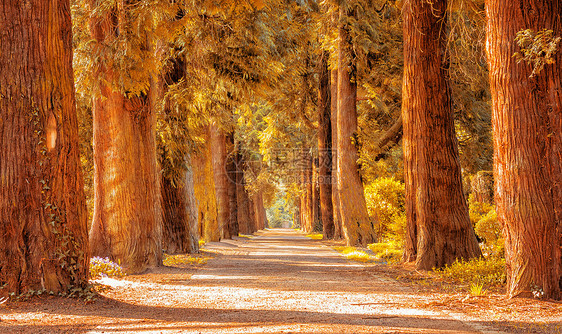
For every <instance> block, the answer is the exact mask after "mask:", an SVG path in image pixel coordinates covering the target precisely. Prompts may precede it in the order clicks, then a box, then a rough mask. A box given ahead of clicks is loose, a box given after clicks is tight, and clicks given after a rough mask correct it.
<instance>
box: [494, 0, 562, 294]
mask: <svg viewBox="0 0 562 334" xmlns="http://www.w3.org/2000/svg"><path fill="white" fill-rule="evenodd" d="M486 14H487V17H488V24H487V32H488V37H487V43H486V45H487V54H488V60H489V65H490V83H491V87H490V88H491V92H492V98H493V117H492V123H493V130H494V147H495V155H494V182H495V190H496V203H497V213H498V219H499V220H500V222H501V223H502V224H503V226H504V236H505V248H506V251H505V253H506V254H505V255H506V261H507V276H508V279H507V291H508V295H509V296H512V297H513V296H531V292H532V291H533V290H534V291H542V292H544V297H545V298H561V297H562V296H561V292H560V290H561V284H562V268H561V262H562V261H561V256H562V254H561V248H560V247H561V246H562V244H561V242H562V225H561V224H562V223H561V222H562V219H561V218H562V217H561V214H562V208H561V205H562V192H561V186H562V182H561V181H562V171H561V167H560V163H561V161H560V150H561V147H562V146H561V145H562V143H561V139H562V132H561V131H562V128H561V127H562V123H561V122H562V121H561V119H562V97H561V93H560V87H561V78H560V77H561V72H562V69H561V67H560V66H561V64H562V53H561V52H560V51H558V52H557V53H556V54H555V55H554V59H553V60H554V61H555V62H554V64H552V65H546V66H545V67H544V69H543V70H542V71H540V72H539V73H538V74H536V75H535V76H533V77H531V73H532V70H533V69H532V67H531V66H530V65H527V64H526V63H524V62H521V63H517V62H516V61H515V60H514V59H513V54H514V53H515V52H517V51H520V50H519V48H518V47H517V45H516V43H515V42H514V40H515V36H516V33H517V32H518V31H520V30H523V29H532V30H534V31H541V30H543V29H550V30H553V31H554V33H555V34H557V35H558V36H560V32H561V31H562V22H561V21H560V17H561V16H562V2H561V1H559V0H556V1H544V0H527V1H522V0H515V1H508V0H495V1H490V0H488V1H486Z"/></svg>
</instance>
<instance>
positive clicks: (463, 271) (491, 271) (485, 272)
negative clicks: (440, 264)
mask: <svg viewBox="0 0 562 334" xmlns="http://www.w3.org/2000/svg"><path fill="white" fill-rule="evenodd" d="M434 272H435V273H436V274H437V275H438V276H440V277H441V278H443V279H444V280H448V281H452V282H456V283H461V284H469V285H482V286H483V287H484V286H500V285H503V284H504V283H505V281H506V274H505V259H503V258H478V259H472V260H469V261H458V260H457V261H455V262H454V263H453V264H451V265H449V266H446V267H445V268H442V269H434Z"/></svg>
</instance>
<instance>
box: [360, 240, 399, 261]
mask: <svg viewBox="0 0 562 334" xmlns="http://www.w3.org/2000/svg"><path fill="white" fill-rule="evenodd" d="M367 247H368V248H369V249H370V250H371V251H372V252H373V253H375V255H376V256H377V257H378V258H379V259H383V260H385V261H387V262H389V263H398V262H401V261H402V253H403V251H402V247H401V246H400V245H399V244H398V243H396V242H392V241H390V242H379V243H375V244H370V245H368V246H367Z"/></svg>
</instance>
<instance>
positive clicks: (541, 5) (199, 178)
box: [0, 0, 562, 298]
mask: <svg viewBox="0 0 562 334" xmlns="http://www.w3.org/2000/svg"><path fill="white" fill-rule="evenodd" d="M464 3H465V4H470V6H469V7H468V8H469V9H472V8H475V9H476V12H477V11H478V10H481V9H483V8H485V9H486V16H487V18H486V22H487V31H488V35H487V43H486V45H487V50H486V52H487V58H488V62H489V68H490V72H489V77H490V83H491V86H490V92H491V97H492V100H493V113H492V114H493V122H492V123H493V130H494V131H493V133H494V144H495V145H494V146H495V160H494V173H495V179H496V186H495V187H496V200H497V205H498V217H499V219H500V221H501V222H502V224H503V226H504V232H505V235H506V259H507V263H508V266H507V267H508V268H507V270H508V277H509V279H508V283H509V284H508V286H509V294H510V295H512V296H514V295H519V294H524V293H529V291H530V290H531V289H532V288H534V287H536V288H538V289H542V291H543V292H544V293H545V295H546V296H550V297H554V298H557V297H560V284H561V278H562V265H561V263H562V253H561V246H562V231H561V229H562V226H560V222H559V219H558V216H557V215H558V213H557V212H558V207H559V206H560V198H559V191H558V187H559V181H558V179H557V177H558V175H560V173H559V170H558V169H559V163H560V161H559V156H558V149H557V148H558V140H559V138H560V133H559V129H558V128H557V126H559V125H560V124H559V123H560V122H559V113H560V105H561V104H560V102H561V101H560V94H559V93H558V90H559V87H560V73H559V68H558V67H557V66H553V65H552V63H556V64H557V63H558V62H559V61H560V55H559V53H558V52H556V51H557V50H556V43H557V39H556V38H555V37H554V36H553V34H555V33H556V32H559V31H560V22H559V19H558V17H559V15H560V13H561V8H560V4H559V3H558V1H554V2H552V1H549V2H547V1H541V0H520V1H515V2H513V3H512V2H509V1H507V0H506V1H504V0H494V1H492V0H489V1H488V2H487V3H486V4H485V7H484V4H483V3H481V1H468V2H464ZM459 4H461V3H456V2H454V1H452V0H450V2H449V1H447V0H436V1H431V2H429V1H425V0H408V1H404V2H394V1H378V0H371V1H369V0H357V1H341V2H321V3H319V2H315V1H297V2H285V1H270V2H267V3H263V2H261V1H241V2H231V1H222V2H212V4H210V3H209V2H205V1H196V0H192V1H187V0H186V1H171V2H170V1H148V0H138V1H111V2H106V1H94V0H92V1H89V2H83V1H74V2H73V6H72V9H73V18H72V23H73V25H74V28H73V29H74V35H73V34H72V31H71V28H70V27H71V26H72V24H71V18H70V17H71V6H70V3H69V1H68V0H49V1H47V2H44V1H39V0H33V1H29V2H26V3H25V4H24V3H20V2H18V1H11V0H10V1H8V3H6V5H5V6H4V7H5V10H4V12H3V13H2V15H1V17H0V20H1V22H2V24H3V26H4V27H6V30H7V31H9V32H10V33H8V34H3V35H2V37H1V39H0V47H1V50H2V53H1V54H0V62H1V64H2V68H3V69H6V70H5V71H4V70H3V71H2V73H1V74H0V90H1V91H0V94H1V95H0V97H1V99H0V113H1V114H0V116H1V120H0V140H1V142H0V148H1V149H0V163H1V165H0V168H1V169H0V173H1V179H2V183H1V185H0V192H1V197H0V210H1V212H0V213H1V214H2V217H3V218H2V219H3V221H2V224H1V225H0V229H1V230H0V232H1V233H2V234H3V235H5V236H6V237H5V238H4V239H2V240H1V244H0V249H2V250H3V251H2V252H0V284H2V287H3V289H4V291H8V292H21V291H25V290H30V289H38V288H40V287H43V288H45V289H47V290H52V291H67V290H69V289H72V288H73V287H76V286H78V287H84V286H85V285H86V284H87V264H88V259H89V257H90V256H92V255H99V256H108V257H110V258H112V259H113V260H115V261H120V262H121V263H122V265H123V266H124V267H125V268H126V269H127V270H128V271H129V272H131V273H135V272H141V271H143V270H145V269H147V268H150V267H153V266H157V265H159V264H160V263H161V261H162V249H164V250H166V251H168V252H170V253H173V252H194V251H197V249H198V238H199V237H200V236H201V237H202V238H203V239H205V240H219V239H220V238H229V237H232V236H235V235H237V234H238V233H251V232H253V231H255V230H257V229H260V228H262V227H264V224H265V220H266V219H265V210H264V206H268V205H269V204H272V203H273V202H274V201H275V194H276V193H277V192H278V190H279V189H282V190H283V193H285V194H286V197H287V198H286V203H291V204H292V205H294V208H295V210H296V211H295V212H296V217H295V218H296V219H295V220H296V223H297V224H299V225H300V226H301V228H303V229H304V230H306V231H313V230H315V229H317V230H320V229H321V230H322V231H323V233H324V235H325V237H326V238H344V239H345V240H346V242H347V243H348V244H349V245H367V244H369V243H373V242H375V241H376V239H377V233H376V226H377V224H378V222H377V221H376V217H370V216H369V214H368V211H367V205H366V201H365V196H364V191H363V186H364V184H365V182H367V181H368V180H369V178H373V177H376V176H377V175H378V174H380V173H379V172H378V171H379V170H380V168H381V167H380V161H382V160H385V161H387V162H386V167H385V168H386V169H387V170H388V169H392V168H396V170H397V173H396V174H399V173H400V171H401V170H402V168H401V167H397V166H400V165H401V163H395V162H396V161H398V162H400V161H401V160H403V179H404V182H405V185H406V213H407V226H406V236H405V252H404V258H405V260H406V261H409V262H415V264H416V267H418V268H420V269H431V268H432V267H439V266H443V265H446V264H449V263H451V262H453V261H454V260H455V259H458V258H465V259H468V258H471V257H476V256H479V255H480V254H481V253H480V249H479V247H478V242H477V239H476V236H475V234H474V231H473V228H472V226H471V224H470V220H469V217H468V207H467V204H466V198H465V194H464V192H463V184H462V169H461V166H462V167H463V169H475V170H479V169H483V168H485V166H486V164H487V163H489V159H488V162H487V161H485V159H484V161H482V159H476V158H472V159H467V158H466V157H467V156H468V153H467V152H469V151H471V150H472V151H476V152H477V153H483V152H486V145H482V144H481V143H482V142H483V141H485V138H486V133H487V130H486V129H487V128H486V127H485V126H474V124H475V123H476V120H475V119H476V118H477V117H479V115H481V114H482V113H479V111H478V110H479V109H478V107H477V106H480V105H482V104H485V103H481V104H479V102H482V101H484V100H485V98H483V97H482V96H485V95H486V93H485V92H486V91H487V89H486V88H482V84H481V83H479V85H480V86H478V85H476V86H477V87H480V88H479V89H472V90H470V89H467V87H469V86H470V84H471V82H469V80H466V81H463V80H460V79H459V77H461V75H459V73H469V72H471V71H473V72H477V73H479V74H478V75H474V76H473V79H474V78H476V77H481V76H485V75H486V72H484V71H478V69H479V68H481V67H482V64H480V63H479V61H478V60H474V59H473V58H470V59H471V60H474V61H473V62H472V63H470V64H468V65H467V64H464V63H463V61H462V56H459V54H460V53H458V52H456V49H455V47H453V46H454V45H465V44H466V41H467V40H470V39H471V38H472V39H474V36H472V35H470V33H472V32H474V31H477V30H478V29H472V30H470V29H469V35H470V36H468V37H467V35H466V34H465V35H463V34H461V33H459V30H458V29H457V28H458V27H457V26H456V25H455V24H453V23H455V22H457V23H458V22H461V21H463V22H465V24H464V25H463V26H464V27H466V26H471V25H472V27H474V26H478V25H477V24H475V23H474V22H476V21H475V20H477V18H478V15H474V13H475V12H474V11H471V10H466V8H464V7H463V6H461V5H459ZM28 6H29V8H28ZM463 8H464V9H463ZM529 13H530V14H529ZM401 14H402V15H401ZM475 17H476V19H475ZM401 18H402V19H401ZM449 18H451V20H456V21H454V22H449ZM33 22H41V23H42V24H39V25H38V24H34V23H33ZM466 22H468V23H467V24H466ZM525 29H529V30H525ZM459 36H460V37H459ZM517 41H519V45H518V43H517ZM475 44H476V45H477V47H476V49H477V48H478V43H475ZM553 45H554V46H553ZM73 49H74V51H75V57H74V75H75V77H76V85H75V84H74V80H73V66H72V65H73V64H72V61H73V59H72V50H73ZM517 51H519V52H520V53H521V55H520V58H521V60H524V61H522V62H518V61H516V58H513V55H514V54H515V52H517ZM402 53H403V55H404V57H403V58H402V57H401V56H400V55H401V54H402ZM527 63H530V64H531V66H529V65H527ZM479 66H480V67H479ZM475 69H476V70H475ZM402 70H403V71H402ZM402 75H403V80H402ZM473 81H476V79H474V80H473ZM75 86H76V89H75ZM75 92H77V93H78V94H77V95H75ZM470 92H473V93H470ZM471 94H472V95H471ZM75 96H76V97H77V98H76V97H75ZM459 96H461V97H462V98H459ZM76 106H78V115H79V116H80V117H77V110H76ZM358 107H359V108H358ZM483 114H485V113H483ZM480 123H486V122H485V121H483V122H480ZM480 123H479V124H480ZM79 128H80V130H81V132H80V133H79V131H78V129H79ZM459 133H461V134H467V135H466V136H465V137H468V138H476V139H474V140H472V142H471V143H468V144H467V143H466V142H465V140H463V141H461V146H460V151H459V145H458V142H457V138H458V137H460V138H461V139H462V138H463V136H462V135H461V136H459ZM90 134H91V136H90ZM401 139H402V144H403V158H401V157H398V158H396V156H397V155H399V154H400V152H401V150H400V148H399V147H396V146H395V145H396V143H398V142H399V141H400V140H401ZM467 142H468V141H467ZM79 143H81V145H80V146H79ZM79 147H80V148H81V152H79ZM80 153H82V160H80ZM474 155H475V154H473V156H474ZM463 159H464V160H463ZM465 160H470V161H469V162H466V161H465ZM477 160H478V161H479V162H475V161H477ZM393 161H394V162H393ZM80 162H82V167H83V169H84V171H85V174H86V175H85V176H86V178H85V180H86V187H85V189H86V194H84V191H83V178H82V175H81V172H80ZM295 166H298V168H295ZM86 199H88V200H86ZM86 203H88V207H89V208H90V211H91V212H92V220H91V221H92V223H91V225H90V226H88V222H87V221H88V209H87V205H86ZM90 203H93V204H90ZM88 228H89V242H88V232H87V231H88ZM379 237H380V235H379ZM88 245H89V246H88Z"/></svg>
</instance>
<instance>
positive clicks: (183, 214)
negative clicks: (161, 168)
mask: <svg viewBox="0 0 562 334" xmlns="http://www.w3.org/2000/svg"><path fill="white" fill-rule="evenodd" d="M161 180H162V183H161V187H162V219H163V239H162V248H163V249H164V251H166V253H168V254H181V253H197V252H199V232H198V221H197V203H196V201H195V192H194V188H193V186H194V185H193V173H192V172H191V169H187V170H186V171H185V172H184V178H183V180H182V181H181V183H179V184H172V183H171V182H170V180H168V179H166V178H165V177H164V175H162V179H161Z"/></svg>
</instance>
